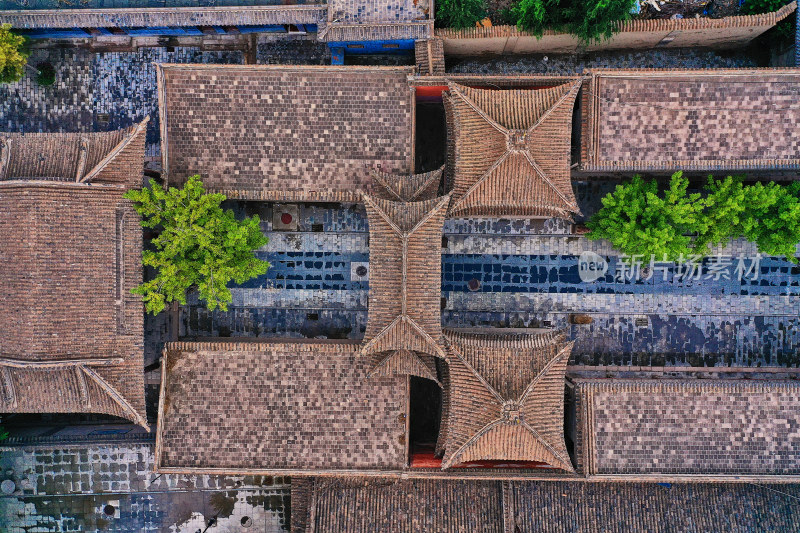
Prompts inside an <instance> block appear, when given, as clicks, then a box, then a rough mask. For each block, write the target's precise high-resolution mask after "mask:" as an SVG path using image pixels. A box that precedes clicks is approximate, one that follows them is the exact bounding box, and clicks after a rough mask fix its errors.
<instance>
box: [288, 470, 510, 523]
mask: <svg viewBox="0 0 800 533" xmlns="http://www.w3.org/2000/svg"><path fill="white" fill-rule="evenodd" d="M311 502H312V507H311V509H309V518H310V520H308V522H307V526H306V531H308V532H315V533H322V532H329V533H334V532H336V533H339V532H345V531H346V532H348V533H362V532H376V531H386V532H389V531H391V532H392V533H417V532H420V531H436V532H441V533H462V532H467V531H470V532H471V531H476V532H477V531H480V532H481V533H504V530H503V523H502V521H500V520H498V517H500V516H501V513H502V508H503V502H502V497H501V494H500V492H499V491H498V490H497V482H494V481H457V480H435V481H431V480H409V481H399V482H398V481H387V480H374V481H358V480H347V479H342V478H337V479H332V480H327V479H322V478H314V482H313V496H312V498H311ZM292 512H294V507H292Z"/></svg>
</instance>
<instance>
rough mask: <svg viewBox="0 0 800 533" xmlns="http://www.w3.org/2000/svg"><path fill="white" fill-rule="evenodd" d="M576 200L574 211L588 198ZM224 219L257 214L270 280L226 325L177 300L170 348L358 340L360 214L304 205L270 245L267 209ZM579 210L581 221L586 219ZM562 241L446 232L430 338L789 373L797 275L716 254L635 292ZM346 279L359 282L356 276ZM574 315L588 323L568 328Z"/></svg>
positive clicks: (581, 247) (453, 223)
mask: <svg viewBox="0 0 800 533" xmlns="http://www.w3.org/2000/svg"><path fill="white" fill-rule="evenodd" d="M580 187H583V186H576V189H578V191H579V192H581V194H579V197H584V198H586V197H589V196H592V195H590V194H587V193H586V191H581V188H580ZM585 187H588V185H586V186H585ZM590 188H592V189H593V190H605V189H606V188H607V187H605V186H604V185H602V184H599V183H598V184H595V185H593V186H591V187H590ZM594 196H596V195H594ZM232 205H234V207H235V208H236V210H237V211H238V213H239V215H240V216H244V215H252V214H259V216H260V218H261V220H262V228H263V231H264V232H265V234H266V235H267V236H268V237H269V238H270V243H269V244H268V245H267V246H266V247H265V248H264V249H263V250H262V251H260V252H259V256H260V257H262V258H263V259H266V260H268V261H269V262H270V263H271V267H270V269H269V271H268V272H267V274H266V275H264V276H261V277H259V278H256V279H253V280H250V281H248V282H246V283H244V284H243V285H241V286H239V287H236V288H234V289H233V291H232V292H233V302H232V306H231V308H230V309H229V311H228V312H220V311H215V312H213V313H209V312H207V311H205V310H204V309H203V308H202V307H201V306H199V305H197V303H196V301H194V302H193V301H191V300H190V303H189V305H188V306H186V307H185V308H184V309H183V311H182V319H181V335H182V336H184V337H187V338H197V337H201V338H202V337H218V336H222V337H228V336H231V337H252V336H257V337H307V338H316V337H323V338H349V339H360V338H362V336H363V334H364V329H365V327H366V319H367V299H368V290H369V272H368V266H369V246H368V242H367V236H368V234H367V224H366V219H365V215H364V213H363V210H362V209H361V208H359V207H358V206H355V205H345V206H342V207H326V206H318V205H317V206H315V205H304V206H301V208H300V212H299V221H298V230H297V231H292V232H284V231H280V232H278V231H273V230H272V223H271V221H272V207H271V206H270V205H268V204H260V203H240V204H232ZM582 208H583V211H584V213H587V212H590V211H591V210H592V209H594V207H592V206H591V205H589V204H586V205H584V206H582ZM567 231H568V228H567V227H566V226H564V225H563V224H561V223H559V221H556V220H551V221H547V222H545V223H541V222H539V223H536V222H534V221H515V222H512V221H508V220H500V219H474V220H465V219H448V220H447V221H446V223H445V230H444V234H445V235H444V237H445V238H444V240H443V246H444V249H443V258H442V264H443V269H442V270H443V274H442V298H443V314H442V320H443V325H445V326H448V327H486V326H498V327H551V326H552V327H567V328H569V330H570V334H571V336H572V337H573V338H574V339H575V340H576V346H575V349H574V350H573V360H572V362H573V364H586V365H633V366H693V367H694V366H754V367H757V366H777V367H796V366H798V365H799V364H800V356H798V355H797V352H798V347H799V346H800V297H798V296H800V267H798V266H797V265H794V264H792V263H790V262H789V261H787V260H786V259H783V258H769V257H764V258H760V259H757V258H756V250H755V247H754V246H753V245H752V244H751V243H747V242H744V241H736V242H732V243H730V245H729V246H727V247H725V248H720V249H719V250H716V253H717V254H719V257H718V258H714V259H712V260H711V262H706V263H704V264H703V265H702V267H701V268H700V269H698V270H697V271H690V270H689V269H688V268H686V267H683V266H681V265H661V266H658V265H656V266H655V268H656V269H659V270H658V271H657V272H653V273H652V276H651V279H649V280H645V279H644V278H645V276H644V275H638V276H637V275H634V274H632V273H630V272H628V271H626V270H625V269H623V268H622V263H621V260H620V258H619V257H618V255H617V252H616V251H614V250H613V249H612V248H611V247H610V246H609V245H608V243H606V242H603V241H589V240H587V239H586V238H584V237H581V236H577V235H571V234H569V233H567ZM586 251H591V252H594V253H596V254H598V255H599V256H601V257H603V258H604V260H605V261H606V262H607V263H608V268H609V270H608V272H607V273H606V275H605V276H603V277H602V278H600V279H598V280H596V281H593V282H584V281H582V280H581V279H580V276H579V274H578V257H579V256H580V254H581V253H583V252H586ZM723 262H724V263H725V265H726V269H727V271H726V272H722V270H724V269H722V268H721V266H720V265H722V264H723ZM715 265H716V266H715ZM359 266H365V267H367V272H366V273H362V275H359V273H358V267H359ZM643 266H646V265H643ZM737 267H740V268H741V272H740V273H741V274H742V279H741V280H739V279H738V275H737V272H736V269H737ZM715 268H716V269H717V270H715ZM681 269H683V270H681ZM748 269H752V270H751V271H750V273H749V274H747V272H746V271H747V270H748ZM636 274H641V272H637V273H636ZM745 274H747V275H745ZM473 289H474V290H473ZM574 314H587V315H590V316H591V317H592V320H593V321H592V323H591V324H581V325H579V324H570V323H569V317H570V316H571V315H574Z"/></svg>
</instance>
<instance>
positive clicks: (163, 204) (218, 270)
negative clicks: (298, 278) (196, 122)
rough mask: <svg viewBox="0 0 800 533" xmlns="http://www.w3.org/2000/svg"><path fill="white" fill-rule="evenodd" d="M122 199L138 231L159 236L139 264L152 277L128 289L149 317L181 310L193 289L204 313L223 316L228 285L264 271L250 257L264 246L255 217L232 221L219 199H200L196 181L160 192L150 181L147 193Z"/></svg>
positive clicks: (207, 196) (129, 194) (133, 193)
mask: <svg viewBox="0 0 800 533" xmlns="http://www.w3.org/2000/svg"><path fill="white" fill-rule="evenodd" d="M125 198H127V199H129V200H132V201H133V202H134V208H135V209H136V211H137V212H138V213H139V214H140V215H141V216H142V222H141V224H142V226H144V227H145V228H159V229H160V230H161V231H160V233H159V235H158V236H157V237H155V238H154V239H153V241H152V244H153V246H154V247H155V250H145V251H144V253H143V255H142V262H143V263H144V264H145V265H146V266H151V267H154V268H156V269H157V270H158V273H157V275H156V277H155V278H154V279H152V280H150V281H146V282H144V283H143V284H142V285H140V286H138V287H136V288H135V289H133V292H134V293H135V294H140V295H142V299H143V300H144V303H145V307H146V308H147V311H148V312H150V313H153V314H157V313H159V312H161V311H162V310H163V309H164V307H165V305H166V304H167V303H169V302H172V301H174V300H177V301H179V302H180V303H182V304H185V303H186V291H187V290H189V289H190V288H193V287H196V288H197V290H198V292H199V295H200V298H201V299H203V300H205V301H206V302H207V306H208V309H211V310H213V309H215V308H216V307H218V306H219V308H220V309H222V310H223V311H226V310H227V309H228V304H229V303H230V301H231V299H232V296H231V292H230V290H229V289H228V283H229V282H230V281H231V280H233V281H235V282H236V283H243V282H245V281H247V280H248V279H250V278H253V277H256V276H259V275H261V274H264V273H265V272H266V271H267V268H269V263H267V262H266V261H262V260H260V259H257V258H256V257H255V255H254V254H253V251H254V250H256V249H258V248H260V247H262V246H264V245H265V244H267V238H266V237H265V236H264V235H263V234H262V233H261V229H260V228H259V219H258V216H253V217H250V218H245V219H244V220H241V221H237V220H236V218H235V217H234V214H233V211H231V210H230V209H228V210H227V211H224V210H223V209H222V208H221V207H220V204H221V203H222V202H223V201H224V200H225V196H224V195H222V194H206V192H205V189H204V188H203V184H202V182H201V181H200V176H192V177H190V178H189V180H188V181H187V182H186V184H185V185H184V186H183V188H180V189H179V188H176V187H170V188H169V190H166V191H165V190H164V189H163V188H162V187H161V185H159V184H158V183H156V182H155V181H153V180H150V188H149V189H148V188H145V189H142V190H131V191H128V192H127V193H125Z"/></svg>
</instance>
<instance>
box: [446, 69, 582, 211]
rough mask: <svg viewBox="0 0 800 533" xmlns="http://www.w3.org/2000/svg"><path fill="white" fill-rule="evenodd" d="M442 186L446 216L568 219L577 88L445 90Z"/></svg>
mask: <svg viewBox="0 0 800 533" xmlns="http://www.w3.org/2000/svg"><path fill="white" fill-rule="evenodd" d="M449 85H450V91H449V94H445V95H444V105H445V112H446V116H447V126H448V147H447V163H448V165H447V181H448V185H449V186H450V187H452V197H453V201H452V203H451V205H450V212H449V214H450V215H451V216H470V215H472V216H522V217H545V218H549V217H559V218H567V219H569V218H571V215H572V214H573V213H579V212H580V211H579V209H578V205H577V202H576V200H575V195H574V193H573V192H572V183H571V181H570V150H571V138H572V111H573V108H574V104H575V97H576V96H577V94H578V90H579V89H580V82H577V81H576V82H572V83H566V84H563V85H559V86H556V87H549V88H546V89H527V90H526V89H513V90H512V89H509V90H494V89H475V88H471V87H466V86H463V85H459V84H456V83H450V84H449Z"/></svg>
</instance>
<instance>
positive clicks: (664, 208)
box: [587, 172, 705, 261]
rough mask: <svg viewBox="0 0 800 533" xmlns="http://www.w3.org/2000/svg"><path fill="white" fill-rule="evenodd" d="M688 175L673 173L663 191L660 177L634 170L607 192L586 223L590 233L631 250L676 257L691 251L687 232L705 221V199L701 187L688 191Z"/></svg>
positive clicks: (637, 252) (688, 253) (622, 249)
mask: <svg viewBox="0 0 800 533" xmlns="http://www.w3.org/2000/svg"><path fill="white" fill-rule="evenodd" d="M688 186H689V180H688V179H686V178H684V177H683V174H682V173H681V172H677V173H675V174H673V175H672V179H671V180H670V183H669V188H668V189H667V190H666V191H665V192H664V193H663V194H659V191H658V183H657V182H656V181H655V180H653V181H645V180H643V179H642V177H641V176H635V177H634V178H633V181H631V182H630V183H628V184H623V185H617V187H616V189H615V190H614V192H612V193H609V194H608V195H606V196H605V198H603V200H602V202H603V207H602V209H600V211H598V212H597V213H596V214H595V215H594V216H593V217H592V218H591V219H590V220H589V222H588V223H587V226H588V227H589V229H590V230H591V231H590V232H589V233H588V234H587V237H588V238H589V239H593V240H597V239H607V240H609V241H611V244H613V245H614V247H615V248H617V249H618V250H620V251H622V252H623V253H624V254H626V255H629V256H634V255H640V256H643V257H645V258H648V259H649V258H650V257H651V256H655V258H656V260H661V259H664V258H666V259H667V260H669V261H675V260H677V259H679V258H680V257H681V256H683V257H684V258H686V257H688V256H689V255H690V254H691V244H692V238H691V237H689V236H687V235H686V234H687V233H691V232H694V231H697V229H698V228H702V227H704V222H703V221H702V216H703V209H704V207H705V201H704V200H703V199H702V198H701V195H700V194H698V193H694V194H687V192H686V191H687V188H688Z"/></svg>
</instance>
